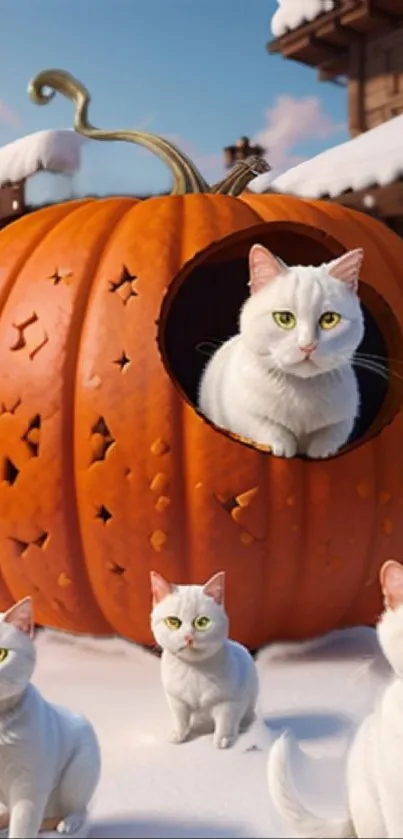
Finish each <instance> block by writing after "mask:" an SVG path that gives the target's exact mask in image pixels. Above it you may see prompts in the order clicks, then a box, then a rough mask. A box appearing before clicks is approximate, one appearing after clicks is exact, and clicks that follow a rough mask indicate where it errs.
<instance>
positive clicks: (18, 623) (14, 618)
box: [3, 597, 34, 638]
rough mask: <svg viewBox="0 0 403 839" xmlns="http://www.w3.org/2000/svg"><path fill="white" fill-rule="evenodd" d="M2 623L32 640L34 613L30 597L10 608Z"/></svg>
mask: <svg viewBox="0 0 403 839" xmlns="http://www.w3.org/2000/svg"><path fill="white" fill-rule="evenodd" d="M3 623H10V624H11V625H12V626H15V628H16V629H19V630H20V632H23V633H24V634H25V635H29V637H30V638H33V637H34V611H33V608H32V599H31V597H24V600H20V601H19V602H18V603H16V604H15V606H11V609H9V610H8V611H7V612H6V613H5V614H4V615H3Z"/></svg>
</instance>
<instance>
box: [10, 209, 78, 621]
mask: <svg viewBox="0 0 403 839" xmlns="http://www.w3.org/2000/svg"><path fill="white" fill-rule="evenodd" d="M86 203H87V202H86V201H85V200H84V199H83V202H82V204H84V205H85V204H86ZM47 209H48V208H46V210H47ZM74 209H75V208H73V207H70V206H69V205H67V204H60V205H58V206H57V208H56V207H51V208H50V212H49V213H46V210H43V213H44V216H45V213H46V215H47V216H48V219H47V221H48V223H47V224H44V222H46V218H42V219H40V218H39V214H40V211H38V215H37V217H36V218H35V222H38V221H40V222H41V223H40V224H37V230H36V234H35V235H33V236H32V238H28V240H25V247H24V246H22V247H21V251H20V253H19V256H18V258H17V259H16V261H15V263H14V265H13V267H12V270H11V271H10V272H9V276H8V278H7V281H6V283H5V284H4V286H3V288H2V289H1V292H0V318H1V316H2V314H3V310H4V307H5V306H6V305H7V300H8V296H9V294H10V291H11V289H12V287H13V285H14V283H15V281H16V279H17V278H18V276H19V274H20V272H21V271H22V269H23V268H24V265H25V263H26V262H27V260H28V259H29V257H30V255H31V252H32V249H35V248H36V247H37V245H38V244H39V243H40V242H41V241H43V239H44V238H46V235H47V234H48V233H49V232H51V230H53V228H54V226H55V215H56V216H57V217H58V218H57V221H61V220H62V219H64V218H67V217H68V216H69V215H70V214H71V213H72V212H73V211H74ZM32 220H33V219H32V217H29V221H30V222H31V221H32ZM18 223H20V226H21V227H26V226H27V217H26V216H25V217H23V218H22V219H19V220H17V221H16V222H15V223H14V225H13V226H12V228H11V227H6V228H5V229H4V230H3V231H2V232H1V233H0V241H1V242H2V243H3V242H4V243H5V247H7V239H8V238H10V239H13V238H14V236H15V229H16V225H18ZM0 418H1V414H0ZM0 580H1V583H0V585H1V587H2V588H3V589H4V592H3V594H4V595H5V597H6V600H7V603H6V604H5V608H7V607H8V606H10V605H11V604H12V603H13V600H14V597H13V593H12V590H11V588H10V586H9V584H8V582H7V581H6V578H5V576H4V574H3V570H2V568H1V567H0Z"/></svg>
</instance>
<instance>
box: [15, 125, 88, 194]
mask: <svg viewBox="0 0 403 839" xmlns="http://www.w3.org/2000/svg"><path fill="white" fill-rule="evenodd" d="M84 142H86V139H85V137H81V136H80V134H76V132H75V131H73V130H71V129H66V130H58V131H56V130H47V131H37V132H36V133H35V134H28V135H27V136H26V137H20V138H19V139H18V140H14V142H13V143H9V144H8V145H7V146H3V148H0V187H1V186H3V185H4V184H5V183H8V182H10V183H16V182H17V181H21V180H23V179H25V178H29V177H30V176H31V175H34V174H35V172H37V171H38V170H40V169H44V170H45V171H48V172H59V173H60V172H63V173H69V172H76V171H77V169H79V168H80V163H81V155H80V150H81V146H82V144H83V143H84Z"/></svg>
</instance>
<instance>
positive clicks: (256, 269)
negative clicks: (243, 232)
mask: <svg viewBox="0 0 403 839" xmlns="http://www.w3.org/2000/svg"><path fill="white" fill-rule="evenodd" d="M279 274H284V265H282V264H281V262H279V261H278V260H277V259H276V257H275V256H273V254H272V253H270V251H268V250H267V248H264V247H263V245H252V247H251V249H250V251H249V288H250V293H251V294H256V292H257V291H260V289H261V288H264V287H265V286H266V285H267V284H268V283H270V282H271V281H272V280H274V279H275V278H276V277H278V276H279Z"/></svg>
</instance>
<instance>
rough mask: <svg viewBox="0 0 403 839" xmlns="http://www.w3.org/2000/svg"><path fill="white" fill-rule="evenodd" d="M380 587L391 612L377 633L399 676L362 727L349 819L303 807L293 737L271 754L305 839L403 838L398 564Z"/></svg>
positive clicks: (281, 800) (402, 579) (274, 780)
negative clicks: (293, 769) (293, 770)
mask: <svg viewBox="0 0 403 839" xmlns="http://www.w3.org/2000/svg"><path fill="white" fill-rule="evenodd" d="M380 582H381V586H382V590H383V594H384V599H385V612H384V614H383V615H382V617H381V619H380V621H379V623H378V626H377V633H378V638H379V642H380V645H381V647H382V650H383V652H384V654H385V656H386V658H387V660H388V661H389V663H390V664H391V666H392V668H393V670H394V673H395V676H394V677H393V678H392V680H391V683H390V684H389V685H388V686H387V687H386V689H385V691H384V693H383V696H382V698H381V700H380V701H379V703H378V704H377V707H376V708H375V710H374V711H373V712H372V713H371V714H370V715H369V716H367V717H366V718H365V719H364V720H363V722H362V723H361V725H360V727H359V729H358V731H357V733H356V735H355V738H354V741H353V743H352V746H351V749H350V752H349V756H348V763H347V794H348V803H349V817H348V818H347V819H345V820H344V821H342V820H333V821H332V820H329V821H326V820H325V819H321V818H319V817H318V816H315V815H313V814H312V813H310V812H308V811H307V810H306V809H305V807H304V806H303V805H302V804H301V803H300V802H299V801H298V798H297V796H296V794H295V792H294V789H293V786H292V783H291V781H290V779H289V773H288V753H289V737H288V735H286V734H284V735H282V736H281V737H280V738H279V739H278V740H276V742H275V743H274V745H273V747H272V749H271V752H270V754H269V760H268V782H269V790H270V793H271V797H272V800H273V803H274V804H275V806H276V809H277V810H278V811H279V813H280V814H281V815H282V816H283V817H284V818H285V819H286V820H287V822H288V823H289V824H290V826H291V828H292V829H293V830H295V831H296V833H297V835H298V836H301V837H322V839H328V837H329V839H333V837H336V838H337V837H360V839H361V837H362V839H375V837H378V838H379V839H386V837H388V839H402V837H403V796H402V779H403V566H402V565H400V564H399V563H398V562H395V561H394V560H388V561H387V562H385V564H384V565H383V567H382V568H381V572H380Z"/></svg>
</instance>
